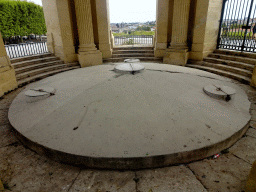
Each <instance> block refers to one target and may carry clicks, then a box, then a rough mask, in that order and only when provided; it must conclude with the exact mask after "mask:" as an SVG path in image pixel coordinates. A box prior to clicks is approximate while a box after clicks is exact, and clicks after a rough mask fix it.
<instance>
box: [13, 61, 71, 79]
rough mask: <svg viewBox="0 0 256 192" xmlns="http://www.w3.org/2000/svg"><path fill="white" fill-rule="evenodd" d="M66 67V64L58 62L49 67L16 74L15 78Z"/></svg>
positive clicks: (23, 77)
mask: <svg viewBox="0 0 256 192" xmlns="http://www.w3.org/2000/svg"><path fill="white" fill-rule="evenodd" d="M66 67H67V65H66V64H59V65H54V66H50V67H44V68H41V69H35V70H32V71H29V72H26V73H22V74H19V75H16V78H17V80H21V79H25V78H28V77H32V76H35V75H39V74H41V73H45V72H50V71H54V70H57V69H62V68H66Z"/></svg>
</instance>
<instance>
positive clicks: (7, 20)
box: [0, 0, 46, 38]
mask: <svg viewBox="0 0 256 192" xmlns="http://www.w3.org/2000/svg"><path fill="white" fill-rule="evenodd" d="M0 32H1V33H2V36H3V38H9V37H13V36H27V35H30V34H36V35H42V34H45V33H46V25H45V19H44V14H43V8H42V7H41V6H40V5H36V4H34V3H31V2H24V1H13V0H10V1H8V0H0Z"/></svg>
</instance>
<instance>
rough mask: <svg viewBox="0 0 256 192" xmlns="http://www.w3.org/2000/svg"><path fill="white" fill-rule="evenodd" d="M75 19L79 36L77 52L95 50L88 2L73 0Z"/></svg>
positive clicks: (87, 0) (88, 0) (85, 0)
mask: <svg viewBox="0 0 256 192" xmlns="http://www.w3.org/2000/svg"><path fill="white" fill-rule="evenodd" d="M75 7H76V19H77V28H78V35H79V43H80V45H79V52H86V51H94V50H96V47H95V44H94V37H93V26H92V11H91V2H90V0H75Z"/></svg>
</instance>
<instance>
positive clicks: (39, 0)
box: [28, 0, 42, 6]
mask: <svg viewBox="0 0 256 192" xmlns="http://www.w3.org/2000/svg"><path fill="white" fill-rule="evenodd" d="M28 2H34V3H35V4H37V5H41V6H42V0H28Z"/></svg>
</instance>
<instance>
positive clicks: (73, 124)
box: [8, 64, 250, 169]
mask: <svg viewBox="0 0 256 192" xmlns="http://www.w3.org/2000/svg"><path fill="white" fill-rule="evenodd" d="M210 84H214V85H223V86H228V87H231V88H233V89H235V90H236V96H235V98H234V100H233V101H232V102H226V101H224V100H218V99H215V98H212V97H209V95H207V94H205V92H204V90H203V88H204V87H205V86H207V85H210ZM44 86H47V87H52V88H54V89H56V92H55V95H52V96H51V97H48V98H46V99H43V100H40V101H38V102H33V103H27V102H26V95H25V93H26V92H27V91H28V90H30V89H34V88H37V87H44ZM249 108H250V102H249V100H248V98H247V95H246V94H245V92H244V91H243V90H242V89H241V88H240V87H239V86H238V85H237V84H234V83H232V81H231V80H230V79H227V78H224V77H220V76H218V75H214V74H211V73H208V72H204V71H200V70H196V69H190V68H185V67H178V66H171V65H161V64H145V70H144V72H143V73H137V74H135V75H131V74H123V75H120V76H117V75H116V72H114V71H113V65H102V66H94V67H87V68H82V69H77V70H73V71H69V72H65V73H61V74H58V75H55V76H52V77H49V78H46V79H44V80H41V81H39V82H36V83H33V84H30V85H28V86H27V88H26V89H25V90H24V91H23V92H21V93H20V94H19V95H18V96H17V97H16V98H15V99H14V101H13V103H12V104H11V107H10V109H9V114H8V116H9V120H10V123H11V124H12V126H13V127H14V128H15V130H16V131H17V133H18V136H19V137H20V139H22V141H23V142H24V143H25V144H26V145H28V146H29V147H30V148H32V149H33V150H35V151H37V152H38V153H40V154H45V155H46V156H47V157H51V158H53V159H54V160H57V161H61V162H66V163H73V164H80V165H84V166H87V167H92V168H110V169H140V168H153V167H162V166H169V165H171V164H178V163H187V162H190V161H194V160H198V159H202V158H206V157H208V156H211V155H214V154H216V153H219V152H220V151H221V150H223V149H225V148H228V147H230V146H231V145H232V144H234V143H235V142H236V141H237V140H238V139H239V138H240V137H241V136H242V135H243V134H244V133H245V131H246V129H247V125H248V122H249V120H250V114H249Z"/></svg>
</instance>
